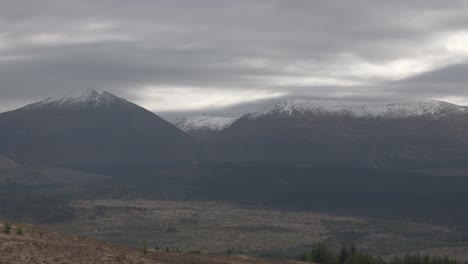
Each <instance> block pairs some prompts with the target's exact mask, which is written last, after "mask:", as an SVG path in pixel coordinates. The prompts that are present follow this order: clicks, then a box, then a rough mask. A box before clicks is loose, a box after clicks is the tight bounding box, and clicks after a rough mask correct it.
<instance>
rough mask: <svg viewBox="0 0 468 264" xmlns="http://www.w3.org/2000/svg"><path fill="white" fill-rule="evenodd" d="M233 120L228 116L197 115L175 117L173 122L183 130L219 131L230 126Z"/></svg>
mask: <svg viewBox="0 0 468 264" xmlns="http://www.w3.org/2000/svg"><path fill="white" fill-rule="evenodd" d="M235 120H236V119H235V118H230V117H218V116H207V115H198V116H192V117H185V118H180V119H177V120H175V121H174V122H173V124H174V125H175V126H176V127H178V128H179V129H181V130H183V131H185V132H190V131H200V130H211V131H220V130H223V129H224V128H226V127H228V126H230V125H231V124H232V123H234V121H235Z"/></svg>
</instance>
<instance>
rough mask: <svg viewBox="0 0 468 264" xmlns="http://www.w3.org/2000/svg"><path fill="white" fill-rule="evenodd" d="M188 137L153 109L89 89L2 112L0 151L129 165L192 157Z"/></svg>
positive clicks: (30, 157) (50, 160)
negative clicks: (69, 95)
mask: <svg viewBox="0 0 468 264" xmlns="http://www.w3.org/2000/svg"><path fill="white" fill-rule="evenodd" d="M193 146H194V143H193V141H192V139H191V138H190V137H189V136H188V135H186V134H185V133H184V132H182V131H180V130H179V129H177V128H176V127H174V126H173V125H171V124H170V123H168V122H167V121H165V120H163V119H162V118H160V117H158V116H157V115H155V114H153V113H152V112H150V111H148V110H146V109H144V108H142V107H139V106H137V105H135V104H133V103H130V102H128V101H126V100H124V99H121V98H119V97H116V96H114V95H112V94H110V93H107V92H101V91H92V90H88V91H86V92H84V93H82V94H79V95H77V96H71V97H62V98H50V99H47V100H44V101H41V102H37V103H34V104H31V105H27V106H25V107H23V108H20V109H17V110H14V111H11V112H6V113H3V114H0V153H4V154H6V155H7V156H9V157H11V158H13V159H14V160H19V161H34V162H46V163H104V162H110V163H111V162H118V163H132V162H168V161H182V160H191V159H192V158H193V156H192V154H193Z"/></svg>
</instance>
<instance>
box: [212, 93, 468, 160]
mask: <svg viewBox="0 0 468 264" xmlns="http://www.w3.org/2000/svg"><path fill="white" fill-rule="evenodd" d="M467 147H468V108H467V107H462V106H458V105H454V104H450V103H446V102H441V101H408V102H394V103H381V104H377V103H373V104H368V103H355V102H329V101H314V100H286V101H283V102H280V103H279V104H277V105H275V106H273V107H271V108H270V109H267V110H266V111H263V112H258V113H250V114H246V115H244V116H243V117H241V118H240V119H238V120H236V121H235V122H234V123H233V124H232V125H231V126H229V127H228V128H226V129H224V130H223V131H221V133H220V135H219V136H218V137H217V138H215V139H213V142H212V146H211V148H212V150H211V152H212V156H213V157H218V158H221V157H223V158H225V159H227V160H249V161H255V160H270V161H271V160H273V161H307V160H330V159H333V160H373V159H414V160H464V159H468V152H467V151H466V149H467Z"/></svg>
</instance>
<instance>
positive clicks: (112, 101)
mask: <svg viewBox="0 0 468 264" xmlns="http://www.w3.org/2000/svg"><path fill="white" fill-rule="evenodd" d="M119 104H124V105H127V106H133V104H132V103H130V102H128V101H127V100H125V99H123V98H120V97H117V96H115V95H113V94H111V93H108V92H106V91H96V90H86V91H84V92H82V93H79V94H76V95H72V96H62V97H51V98H48V99H45V100H43V101H40V102H36V103H32V104H30V105H27V106H25V108H26V109H36V108H44V107H57V108H73V107H83V108H103V107H108V108H109V107H112V106H113V105H119Z"/></svg>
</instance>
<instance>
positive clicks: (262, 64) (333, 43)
mask: <svg viewBox="0 0 468 264" xmlns="http://www.w3.org/2000/svg"><path fill="white" fill-rule="evenodd" d="M0 3H1V6H2V8H1V9H0V80H1V81H0V111H2V110H3V111H4V110H7V109H12V108H14V107H18V106H21V105H22V104H25V103H28V102H31V101H35V100H39V99H42V98H46V97H50V96H58V95H64V94H70V93H76V92H79V91H81V90H85V89H102V90H108V91H110V92H113V93H116V94H117V95H120V96H123V97H126V98H128V99H130V100H132V101H135V102H136V103H139V104H142V105H143V106H145V107H147V108H149V109H151V110H153V111H156V112H184V113H185V112H200V111H212V110H213V109H218V110H219V111H222V112H223V113H225V114H229V113H226V110H227V109H232V114H234V113H237V112H239V109H237V110H236V109H234V108H235V107H236V106H237V107H238V108H244V110H245V112H247V111H248V110H249V109H250V108H249V106H252V105H256V103H255V102H259V103H260V102H265V100H272V99H275V98H276V99H278V98H284V97H312V98H318V99H320V98H324V99H334V100H337V99H343V100H362V101H375V100H395V99H407V98H438V99H445V100H450V101H453V102H457V103H468V99H467V98H468V92H467V91H466V90H467V89H466V88H465V87H467V86H466V84H467V83H468V78H467V77H466V74H465V72H466V70H468V69H467V68H468V66H467V63H468V2H467V1H456V0H454V1H438V0H432V1H428V0H425V1H423V0H415V1H403V0H395V1H375V0H357V1H339V0H326V1H325V0H323V1H322V0H320V1H319V0H312V1H311V0H245V1H230V0H197V1H193V0H170V1H169V0H167V1H158V0H135V1H119V0H118V1H116V0H112V1H110V0H101V1H91V0H81V1H72V0H44V1H40V2H39V1H25V0H18V1H3V0H0Z"/></svg>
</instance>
